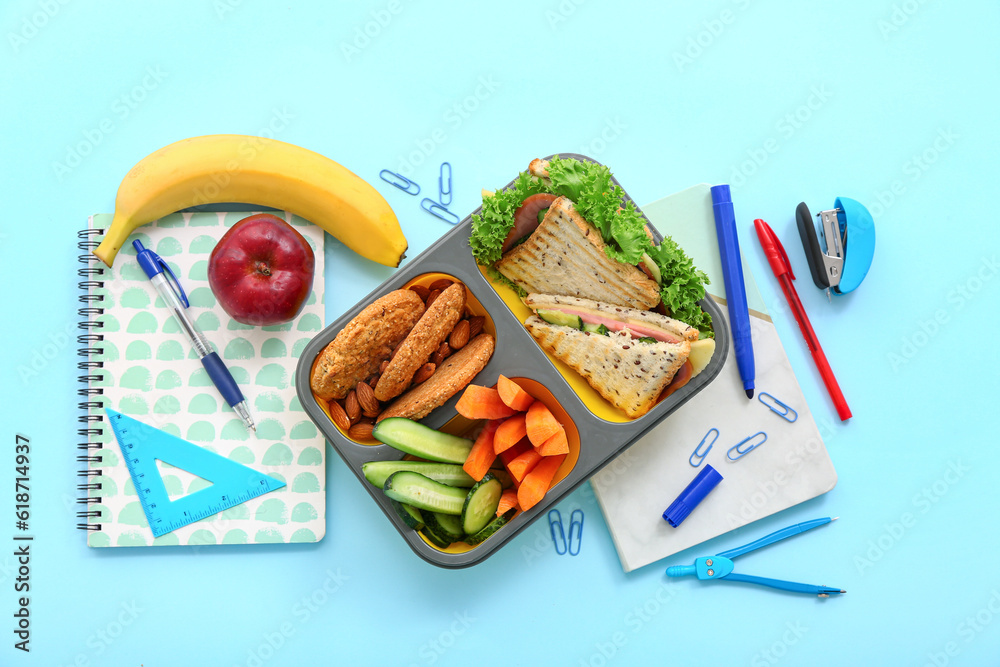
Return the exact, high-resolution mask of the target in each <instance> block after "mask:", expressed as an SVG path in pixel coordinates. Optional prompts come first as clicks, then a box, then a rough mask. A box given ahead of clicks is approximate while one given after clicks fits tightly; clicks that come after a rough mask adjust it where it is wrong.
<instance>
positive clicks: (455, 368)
mask: <svg viewBox="0 0 1000 667" xmlns="http://www.w3.org/2000/svg"><path fill="white" fill-rule="evenodd" d="M493 348H494V340H493V336H491V335H489V334H488V333H481V334H479V335H478V336H476V337H475V338H473V339H472V340H470V341H469V342H468V344H467V345H466V346H465V347H463V348H462V349H461V350H459V351H458V352H456V353H455V354H453V355H451V356H450V357H448V358H447V359H445V360H444V362H443V363H442V364H441V366H440V367H438V369H437V370H436V371H434V375H432V376H430V378H428V379H427V380H426V381H425V382H424V383H423V384H418V385H417V386H416V387H414V388H413V389H411V390H409V391H408V392H406V393H405V394H403V395H402V396H400V397H399V398H397V399H396V400H395V401H393V403H392V404H391V405H390V406H389V407H387V408H386V409H385V410H383V411H382V414H380V415H379V416H378V420H379V421H381V420H383V419H385V418H386V417H408V418H409V419H423V418H424V417H426V416H427V415H428V414H430V412H431V411H432V410H434V409H435V408H438V407H441V406H442V405H444V404H445V403H446V402H447V401H448V399H449V398H451V397H452V396H454V395H455V394H457V393H458V392H460V391H461V390H462V389H464V388H465V387H466V385H468V384H469V383H470V382H472V379H473V378H474V377H476V374H477V373H479V371H481V370H483V368H485V367H486V364H487V363H488V362H489V360H490V357H491V356H492V355H493Z"/></svg>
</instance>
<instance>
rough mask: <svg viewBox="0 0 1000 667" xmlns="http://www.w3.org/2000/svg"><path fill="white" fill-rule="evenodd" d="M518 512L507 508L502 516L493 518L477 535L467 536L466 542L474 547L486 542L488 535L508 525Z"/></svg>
mask: <svg viewBox="0 0 1000 667" xmlns="http://www.w3.org/2000/svg"><path fill="white" fill-rule="evenodd" d="M516 513H517V510H515V509H513V508H512V509H509V510H507V511H506V512H504V513H503V514H502V515H501V516H498V517H497V518H495V519H493V520H492V521H490V522H489V523H488V524H486V526H485V527H484V528H483V529H482V530H480V531H479V532H478V533H476V534H475V535H469V536H468V537H466V538H465V543H466V544H468V545H469V546H473V547H474V546H476V545H477V544H479V543H480V542H484V541H485V540H486V538H487V537H489V536H490V535H492V534H493V533H495V532H497V531H498V530H500V529H501V528H503V527H504V526H506V525H507V522H509V521H510V520H511V519H512V518H514V514H516Z"/></svg>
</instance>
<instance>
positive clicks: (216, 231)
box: [77, 212, 326, 547]
mask: <svg viewBox="0 0 1000 667" xmlns="http://www.w3.org/2000/svg"><path fill="white" fill-rule="evenodd" d="M247 215H250V214H249V213H232V212H229V213H222V212H219V213H216V212H209V213H202V212H198V213H189V212H185V213H175V214H173V215H170V216H167V217H165V218H162V219H161V220H159V221H157V222H155V223H152V224H150V225H147V226H144V227H141V228H139V229H138V230H136V232H135V233H134V234H132V236H130V237H129V242H128V243H127V244H126V246H125V247H124V248H123V249H122V251H121V252H120V253H119V254H118V257H117V258H116V260H115V262H114V266H113V267H110V268H109V267H107V266H105V265H104V264H103V263H102V262H101V261H100V260H98V259H97V258H96V257H94V256H93V255H92V254H90V251H91V250H92V249H93V248H95V247H96V246H97V243H98V242H99V241H100V239H101V237H102V235H103V233H104V229H106V227H107V225H108V224H109V223H110V221H111V216H110V215H94V216H91V217H90V219H89V224H88V228H87V229H85V230H82V231H81V232H80V233H79V237H80V242H79V247H80V249H81V251H82V254H81V255H80V258H79V259H80V262H81V264H82V265H83V267H82V268H80V269H79V270H78V274H79V276H80V284H79V287H80V290H81V293H80V302H81V307H80V309H79V313H78V314H79V318H80V319H79V324H78V326H79V329H80V334H79V336H78V339H77V340H78V343H79V345H80V350H79V353H80V355H81V358H82V360H81V361H80V362H79V363H78V367H79V370H80V375H79V381H80V383H81V386H80V389H79V390H78V393H79V395H80V397H81V399H80V401H81V402H80V404H79V409H80V411H81V412H80V415H79V418H78V419H79V421H80V423H81V424H80V429H79V434H80V436H81V442H79V443H78V445H77V448H78V450H79V452H78V453H79V455H78V457H77V459H78V461H79V462H80V463H81V465H82V466H83V468H82V469H81V470H80V471H79V474H80V478H81V479H80V484H79V487H78V491H79V500H78V502H79V503H80V506H81V509H80V512H79V518H80V519H81V523H80V524H79V527H80V528H81V529H84V530H86V531H87V544H88V545H89V546H92V547H122V546H160V545H164V546H166V545H198V546H203V545H214V544H261V543H291V542H317V541H319V540H321V539H322V538H323V536H324V535H325V533H326V461H325V455H326V451H325V447H326V443H325V440H324V439H323V437H322V435H321V434H320V433H319V431H318V429H317V428H316V426H315V425H314V424H313V423H312V422H311V421H310V420H309V418H308V416H307V415H306V413H305V412H304V411H303V410H302V406H301V405H300V403H299V400H298V397H297V395H296V392H295V382H294V372H295V367H296V360H297V359H298V356H299V355H300V354H301V352H302V350H303V348H304V347H305V345H306V343H308V342H309V340H310V339H311V338H312V337H313V336H314V335H316V333H317V332H318V331H320V330H321V329H322V328H323V323H324V316H325V313H324V306H323V303H324V301H323V291H324V280H323V261H324V252H323V243H324V241H323V239H324V236H323V231H322V230H321V229H320V228H318V227H316V226H314V225H312V224H310V223H308V222H306V221H305V220H302V219H300V218H297V217H294V216H292V215H291V214H284V215H285V219H286V220H287V221H288V222H289V223H290V224H291V225H292V226H294V227H295V228H296V230H298V231H299V232H300V233H301V234H302V235H303V236H304V237H305V238H306V239H307V240H308V242H309V243H310V245H311V246H312V248H313V253H314V256H315V260H316V273H315V278H314V280H313V290H312V294H311V295H310V296H309V299H308V301H307V303H306V305H305V306H304V308H303V309H302V312H301V313H299V315H298V316H297V317H296V318H295V319H294V320H293V321H291V322H288V323H285V324H281V325H276V326H267V327H252V326H248V325H243V324H240V323H238V322H236V321H235V320H233V319H232V318H231V317H230V316H229V315H228V314H227V313H226V312H225V311H224V310H223V309H222V307H221V306H220V305H219V304H218V302H217V301H216V299H215V296H214V295H213V293H212V291H211V289H210V288H209V286H208V258H209V254H210V253H211V251H212V248H214V247H215V244H216V242H217V241H218V240H219V239H220V238H221V237H222V235H223V234H224V233H225V232H226V230H227V229H228V228H229V227H231V226H232V225H233V224H235V223H236V222H237V221H238V220H241V219H242V218H244V217H246V216H247ZM135 239H139V240H141V241H142V243H143V245H144V246H146V247H147V248H151V249H153V250H154V251H156V253H157V254H159V255H160V256H161V257H163V259H164V260H165V261H166V262H167V263H168V264H169V265H170V267H171V268H172V269H173V271H174V274H175V275H176V276H177V279H178V280H179V281H180V283H181V285H182V286H183V287H184V289H185V291H186V292H187V294H188V299H189V301H190V304H191V307H190V311H189V312H190V314H191V317H192V319H194V320H195V323H196V324H197V325H198V326H199V327H200V328H201V330H202V331H203V332H204V334H205V336H206V337H207V338H208V339H209V341H210V342H211V343H212V344H213V346H214V347H215V348H216V351H217V352H218V353H219V355H220V356H221V357H222V358H223V360H224V361H225V363H226V365H227V366H228V367H229V370H230V371H231V372H232V374H233V377H234V378H235V379H236V381H237V383H238V384H239V385H240V389H241V390H242V391H243V394H244V395H245V396H246V398H247V401H248V404H249V406H250V409H251V412H252V413H253V415H254V418H255V420H256V422H257V433H256V435H254V434H253V433H251V432H249V431H248V430H247V429H246V428H245V427H244V425H243V423H242V422H241V421H240V419H239V417H238V416H237V415H236V413H235V412H233V411H232V409H231V408H230V407H229V406H228V405H227V404H226V403H225V401H223V400H222V397H221V396H220V395H219V393H218V390H217V389H216V388H215V386H214V385H213V384H212V382H211V380H210V379H209V377H208V375H207V373H206V372H205V370H204V368H203V367H202V365H201V362H200V361H199V360H198V359H197V357H196V356H195V355H194V353H193V351H192V350H191V347H190V344H189V343H188V341H187V338H186V337H185V336H184V334H183V333H182V332H181V331H180V328H179V327H178V325H177V322H176V321H175V319H174V318H173V316H172V315H171V314H170V312H169V311H168V310H167V309H166V307H165V305H164V304H163V301H162V299H160V297H159V295H158V294H157V293H156V290H155V289H154V288H153V286H152V284H151V283H150V281H149V280H148V279H147V278H146V275H145V273H143V271H142V269H141V268H140V267H139V265H138V263H137V261H136V256H135V251H134V249H133V248H132V245H131V241H133V240H135ZM105 408H111V409H113V410H116V411H118V412H121V413H123V414H125V415H128V416H130V417H134V418H135V419H137V420H139V421H141V422H143V423H145V424H147V425H149V426H153V427H155V428H158V429H160V430H162V431H165V432H167V433H171V434H173V435H175V436H178V437H180V438H183V439H185V440H187V441H188V442H191V443H193V444H196V445H198V446H201V447H204V448H205V449H207V450H209V451H212V452H215V453H217V454H219V455H221V456H225V457H227V458H229V459H231V460H233V461H237V462H239V463H241V464H243V465H245V466H248V467H250V468H252V469H254V470H256V471H258V472H261V473H264V474H266V475H269V476H271V477H274V478H276V479H279V480H281V481H283V482H285V486H284V487H282V488H280V489H277V490H275V491H272V492H270V493H267V494H264V495H262V496H259V497H257V498H253V499H252V500H249V501H247V502H245V503H243V504H240V505H236V506H234V507H231V508H229V509H227V510H225V511H223V512H221V513H218V514H215V515H213V516H210V517H207V518H205V519H203V520H201V521H198V522H195V523H192V524H189V525H187V526H183V527H181V528H178V529H177V530H174V531H173V532H170V533H167V534H165V535H162V536H160V537H158V538H154V537H153V533H152V531H151V530H150V528H149V525H148V523H147V521H146V516H145V514H144V512H143V509H142V506H141V503H140V502H139V498H138V496H137V495H136V491H135V487H134V485H133V483H132V479H131V477H130V476H129V472H128V469H127V467H126V465H125V463H124V462H123V459H122V456H121V452H120V450H119V448H118V442H117V440H116V439H115V436H114V434H113V433H112V430H111V428H110V426H109V425H108V424H107V421H106V419H107V415H106V413H105ZM160 473H161V476H162V479H163V482H164V485H165V486H166V489H167V492H168V494H169V497H170V498H171V500H174V499H177V498H180V497H184V496H186V495H188V494H190V493H193V492H194V491H197V490H199V489H202V488H205V487H206V486H207V485H208V484H210V482H207V481H206V480H204V479H202V478H200V477H198V476H196V475H194V474H192V473H190V472H187V471H184V470H181V469H179V468H173V467H170V466H168V465H166V464H162V463H160Z"/></svg>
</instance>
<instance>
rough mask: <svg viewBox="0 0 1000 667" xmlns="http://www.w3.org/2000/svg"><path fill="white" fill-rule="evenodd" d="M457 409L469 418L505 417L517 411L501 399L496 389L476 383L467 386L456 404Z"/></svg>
mask: <svg viewBox="0 0 1000 667" xmlns="http://www.w3.org/2000/svg"><path fill="white" fill-rule="evenodd" d="M455 410H457V411H458V414H460V415H462V416H463V417H465V418H467V419H503V418H504V417H510V416H511V415H512V414H515V413H516V412H517V410H514V409H512V408H509V407H507V405H506V404H504V402H503V401H502V400H500V393H499V392H498V391H497V390H496V389H493V388H491V387H480V386H479V385H475V384H470V385H469V386H468V387H466V388H465V391H464V392H462V396H461V398H459V399H458V403H456V404H455Z"/></svg>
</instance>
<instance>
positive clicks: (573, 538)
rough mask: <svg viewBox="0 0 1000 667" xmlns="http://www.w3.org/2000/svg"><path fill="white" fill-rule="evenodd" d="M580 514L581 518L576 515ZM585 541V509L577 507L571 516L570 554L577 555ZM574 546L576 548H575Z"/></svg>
mask: <svg viewBox="0 0 1000 667" xmlns="http://www.w3.org/2000/svg"><path fill="white" fill-rule="evenodd" d="M577 514H579V515H580V518H579V519H577V518H576V515H577ZM582 543H583V510H580V509H576V510H573V513H572V514H570V517H569V546H568V551H569V555H570V556H575V555H577V554H578V553H580V545H581V544H582ZM574 546H575V547H576V548H574Z"/></svg>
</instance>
